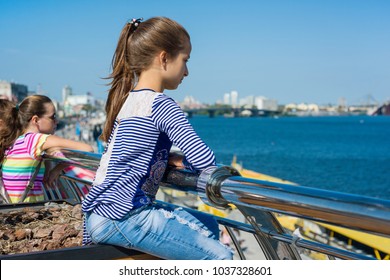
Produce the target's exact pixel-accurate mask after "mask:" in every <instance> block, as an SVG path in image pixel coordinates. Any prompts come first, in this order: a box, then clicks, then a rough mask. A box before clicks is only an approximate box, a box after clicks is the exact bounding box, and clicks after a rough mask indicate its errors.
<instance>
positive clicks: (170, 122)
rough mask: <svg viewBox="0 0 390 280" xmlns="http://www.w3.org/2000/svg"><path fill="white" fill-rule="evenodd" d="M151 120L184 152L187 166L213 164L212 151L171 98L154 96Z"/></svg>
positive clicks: (195, 166) (191, 167) (202, 167)
mask: <svg viewBox="0 0 390 280" xmlns="http://www.w3.org/2000/svg"><path fill="white" fill-rule="evenodd" d="M152 120H153V122H154V124H155V126H156V128H157V129H158V130H159V131H162V132H164V133H165V134H166V135H167V136H168V138H169V139H170V140H171V141H172V142H173V144H175V145H176V146H177V147H178V148H179V149H180V150H181V151H182V152H183V153H184V155H185V157H186V160H185V161H184V163H185V165H186V167H187V168H188V167H189V168H190V169H194V170H202V169H204V168H206V167H208V166H210V165H215V156H214V153H213V151H212V150H211V149H210V148H209V147H208V146H207V145H206V144H205V143H204V142H203V141H202V139H200V137H199V136H198V135H197V134H196V132H195V131H194V129H193V128H192V126H191V124H190V123H189V122H188V120H187V118H186V117H185V116H184V113H183V111H182V110H181V109H180V107H179V106H178V105H177V104H176V103H175V101H173V100H172V99H171V98H169V97H167V96H166V95H160V96H158V97H156V99H155V101H154V103H153V106H152ZM188 164H189V165H188Z"/></svg>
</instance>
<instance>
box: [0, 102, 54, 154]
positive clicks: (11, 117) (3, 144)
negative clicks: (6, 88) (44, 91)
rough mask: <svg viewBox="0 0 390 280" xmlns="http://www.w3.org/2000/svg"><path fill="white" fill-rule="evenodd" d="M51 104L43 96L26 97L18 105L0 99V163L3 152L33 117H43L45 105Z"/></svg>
mask: <svg viewBox="0 0 390 280" xmlns="http://www.w3.org/2000/svg"><path fill="white" fill-rule="evenodd" d="M47 103H52V101H51V99H50V98H49V97H47V96H45V95H30V96H27V97H26V98H25V99H23V101H22V102H21V103H20V104H19V105H18V104H15V103H13V102H11V101H9V100H5V99H0V162H2V161H3V158H4V153H5V151H6V150H7V149H8V148H9V147H11V146H12V145H13V143H14V142H15V140H16V139H17V138H18V137H19V136H20V135H22V134H23V132H24V131H25V130H26V129H27V127H28V125H29V122H30V120H31V119H32V117H33V116H38V117H42V116H43V115H45V114H46V113H47V112H46V108H45V104H47Z"/></svg>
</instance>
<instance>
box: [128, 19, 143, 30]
mask: <svg viewBox="0 0 390 280" xmlns="http://www.w3.org/2000/svg"><path fill="white" fill-rule="evenodd" d="M143 20H144V18H137V19H136V18H133V19H131V20H129V21H128V22H127V23H128V24H130V25H132V26H134V30H135V29H137V27H138V25H139V24H140V23H141V21H143Z"/></svg>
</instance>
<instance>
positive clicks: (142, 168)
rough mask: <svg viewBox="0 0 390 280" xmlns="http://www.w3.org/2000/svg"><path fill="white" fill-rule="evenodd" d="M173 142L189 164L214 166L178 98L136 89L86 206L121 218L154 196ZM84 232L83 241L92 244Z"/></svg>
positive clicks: (86, 209) (120, 117) (118, 121)
mask: <svg viewBox="0 0 390 280" xmlns="http://www.w3.org/2000/svg"><path fill="white" fill-rule="evenodd" d="M172 143H173V144H174V145H176V146H177V147H178V148H179V149H180V150H181V151H182V152H183V153H184V155H185V157H186V159H185V161H184V162H185V163H186V164H185V165H186V167H187V168H190V169H192V170H202V169H204V168H206V167H208V166H210V165H215V156H214V153H213V152H212V151H211V149H210V148H209V147H208V146H207V145H206V144H205V143H204V142H203V141H202V140H201V139H200V138H199V136H198V135H197V134H196V132H195V131H194V129H193V128H192V126H191V125H190V124H189V122H188V120H187V119H186V117H185V116H184V114H183V111H182V110H181V109H180V107H179V106H178V105H177V104H176V102H175V101H174V100H173V99H171V98H170V97H168V96H166V95H165V94H163V93H157V92H154V91H152V90H149V89H143V90H139V91H132V92H130V93H129V96H128V98H127V99H126V101H125V103H124V104H123V106H122V108H121V110H120V112H119V113H118V116H117V119H116V121H115V123H114V127H113V130H112V132H111V135H110V138H109V140H108V144H107V147H106V150H105V152H104V153H103V155H102V158H101V161H100V165H99V168H98V170H97V172H96V177H95V179H94V182H93V187H92V188H91V190H90V192H89V194H88V195H87V197H86V199H85V200H84V202H83V205H82V210H83V212H85V213H87V212H90V211H93V212H94V213H96V214H98V215H101V216H104V217H107V218H110V219H121V218H123V217H124V216H125V215H126V214H127V213H128V212H129V211H130V210H132V209H137V208H139V207H141V206H143V205H145V204H149V203H151V202H152V201H153V200H154V199H155V195H156V193H157V191H158V186H159V183H160V181H161V179H162V176H163V174H164V172H165V169H166V167H167V164H168V156H169V151H170V149H171V147H172ZM90 242H91V240H90V237H89V235H88V234H87V233H86V231H85V230H84V240H83V244H88V243H90Z"/></svg>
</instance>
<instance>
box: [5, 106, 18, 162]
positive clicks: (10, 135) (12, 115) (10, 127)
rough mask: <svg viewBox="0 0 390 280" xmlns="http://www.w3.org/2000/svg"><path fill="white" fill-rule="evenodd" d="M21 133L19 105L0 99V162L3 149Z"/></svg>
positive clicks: (9, 145) (10, 144)
mask: <svg viewBox="0 0 390 280" xmlns="http://www.w3.org/2000/svg"><path fill="white" fill-rule="evenodd" d="M21 133H22V126H21V123H20V118H19V106H18V105H16V106H15V104H14V103H12V102H11V101H9V100H5V99H0V164H1V162H2V161H3V159H4V154H5V151H6V150H7V149H8V148H9V147H11V146H12V144H13V143H14V141H15V140H16V138H18V137H19V136H20V135H21Z"/></svg>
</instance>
